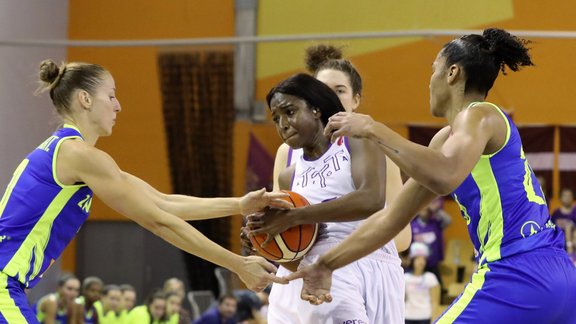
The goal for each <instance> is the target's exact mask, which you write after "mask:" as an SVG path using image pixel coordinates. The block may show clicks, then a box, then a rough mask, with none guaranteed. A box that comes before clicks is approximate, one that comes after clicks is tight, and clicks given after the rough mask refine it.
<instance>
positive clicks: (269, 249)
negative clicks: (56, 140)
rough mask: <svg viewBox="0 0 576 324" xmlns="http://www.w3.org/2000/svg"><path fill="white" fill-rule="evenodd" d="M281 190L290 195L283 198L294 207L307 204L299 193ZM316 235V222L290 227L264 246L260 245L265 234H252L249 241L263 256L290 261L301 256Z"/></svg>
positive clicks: (264, 239) (309, 246)
mask: <svg viewBox="0 0 576 324" xmlns="http://www.w3.org/2000/svg"><path fill="white" fill-rule="evenodd" d="M282 191H283V192H285V193H287V194H289V195H290V196H288V197H286V198H284V199H285V200H287V201H288V202H291V203H292V204H293V205H294V207H295V208H298V207H303V206H308V205H309V203H308V201H307V200H306V198H304V197H302V196H301V195H300V194H297V193H295V192H293V191H288V190H282ZM317 235H318V224H305V225H297V226H294V227H291V228H289V229H287V230H286V231H284V232H282V233H280V234H278V235H276V236H275V237H274V239H273V240H271V241H270V242H268V245H267V246H266V247H265V248H264V247H262V246H261V245H262V243H264V241H266V234H260V235H255V236H252V237H250V242H252V246H254V248H255V249H256V251H258V253H259V254H260V255H261V256H263V257H264V258H266V259H268V260H270V261H274V262H290V261H296V260H298V259H300V258H301V257H303V256H304V255H305V254H306V252H308V250H310V248H311V247H312V245H314V242H315V241H316V236H317Z"/></svg>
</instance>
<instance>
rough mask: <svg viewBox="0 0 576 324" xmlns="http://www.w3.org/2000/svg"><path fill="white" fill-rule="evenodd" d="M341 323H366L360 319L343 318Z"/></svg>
mask: <svg viewBox="0 0 576 324" xmlns="http://www.w3.org/2000/svg"><path fill="white" fill-rule="evenodd" d="M342 324H368V323H366V322H364V321H363V320H361V319H353V320H345V321H344V322H342Z"/></svg>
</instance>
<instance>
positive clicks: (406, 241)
mask: <svg viewBox="0 0 576 324" xmlns="http://www.w3.org/2000/svg"><path fill="white" fill-rule="evenodd" d="M402 186H403V183H402V177H401V176H400V168H398V166H397V165H396V164H395V163H394V162H393V161H392V160H390V158H389V157H386V205H388V206H389V205H390V204H391V203H392V201H394V200H395V199H396V197H398V195H399V194H400V191H401V190H402ZM411 242H412V227H411V226H410V224H408V225H407V226H406V227H404V228H403V229H402V231H400V233H398V235H396V237H395V238H394V244H395V245H396V249H397V250H398V252H402V251H406V250H407V249H408V248H409V247H410V243H411Z"/></svg>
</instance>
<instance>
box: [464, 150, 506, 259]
mask: <svg viewBox="0 0 576 324" xmlns="http://www.w3.org/2000/svg"><path fill="white" fill-rule="evenodd" d="M472 178H473V179H474V182H476V185H477V186H478V189H479V191H480V213H479V214H480V219H479V221H478V227H477V234H478V240H479V241H480V251H478V252H480V253H481V254H482V258H481V259H480V261H479V262H480V264H482V262H483V261H484V259H486V260H488V262H490V261H494V260H498V259H500V246H501V245H502V238H503V237H504V215H503V212H502V201H501V200H500V190H499V189H498V183H497V182H496V178H495V177H494V173H493V172H492V165H491V164H490V159H489V158H488V157H481V158H480V160H479V161H478V163H477V164H476V166H475V167H474V169H473V170H472ZM486 238H488V240H487V241H486ZM484 242H486V244H485V243H484Z"/></svg>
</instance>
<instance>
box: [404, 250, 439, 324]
mask: <svg viewBox="0 0 576 324" xmlns="http://www.w3.org/2000/svg"><path fill="white" fill-rule="evenodd" d="M429 254H430V253H429V249H428V246H427V245H426V244H424V243H420V242H414V243H412V245H411V246H410V258H411V260H412V267H411V268H412V272H407V273H405V274H404V277H405V279H406V324H430V322H431V321H432V314H434V312H435V310H436V308H437V307H438V305H439V301H440V286H439V284H438V279H436V276H435V275H434V274H432V273H431V272H426V271H425V270H424V269H425V268H426V259H427V258H428V257H429Z"/></svg>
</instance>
